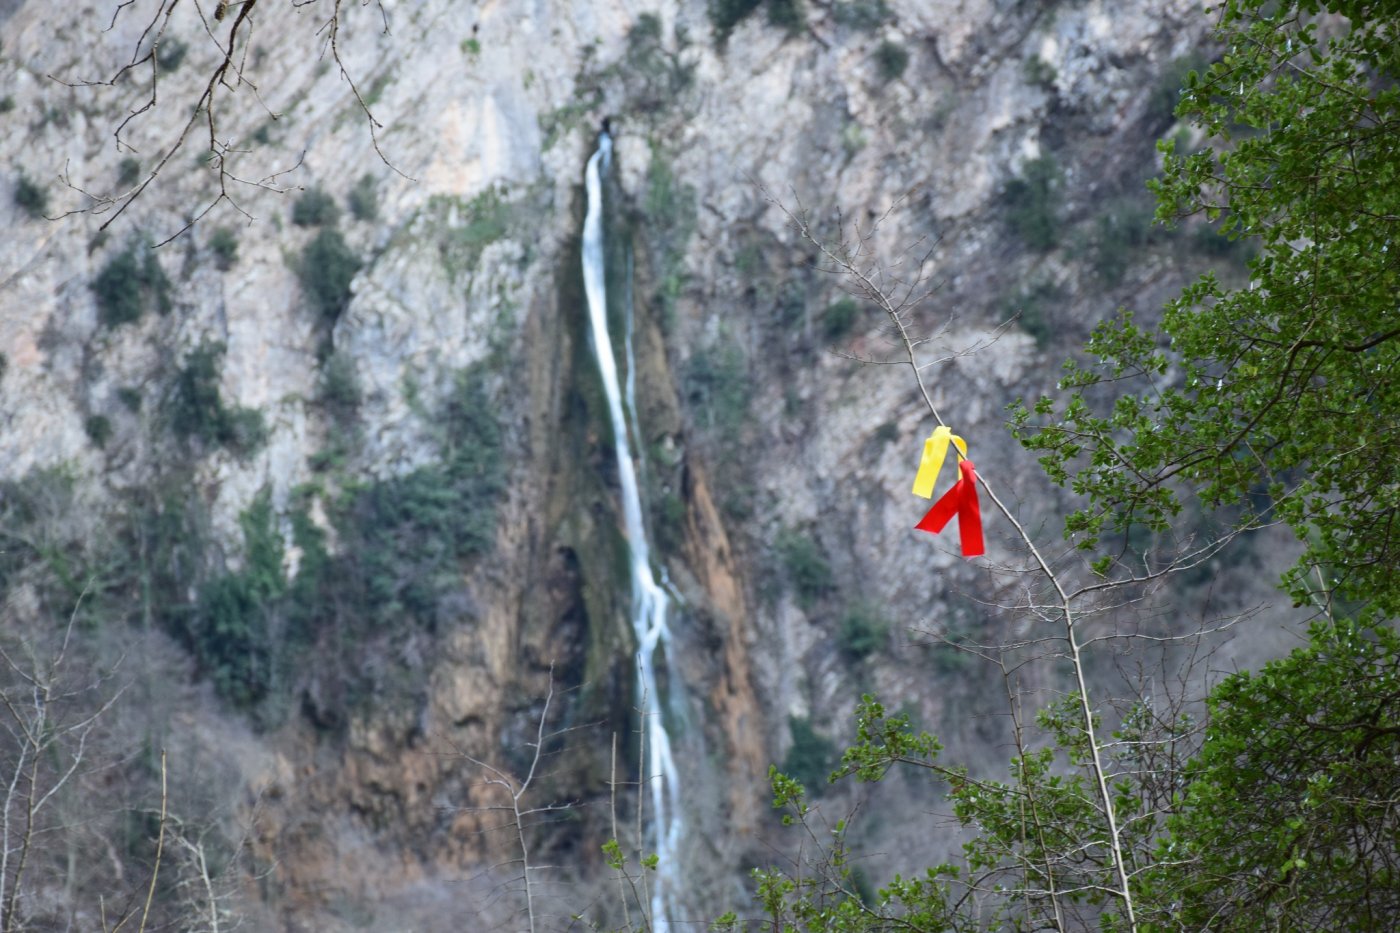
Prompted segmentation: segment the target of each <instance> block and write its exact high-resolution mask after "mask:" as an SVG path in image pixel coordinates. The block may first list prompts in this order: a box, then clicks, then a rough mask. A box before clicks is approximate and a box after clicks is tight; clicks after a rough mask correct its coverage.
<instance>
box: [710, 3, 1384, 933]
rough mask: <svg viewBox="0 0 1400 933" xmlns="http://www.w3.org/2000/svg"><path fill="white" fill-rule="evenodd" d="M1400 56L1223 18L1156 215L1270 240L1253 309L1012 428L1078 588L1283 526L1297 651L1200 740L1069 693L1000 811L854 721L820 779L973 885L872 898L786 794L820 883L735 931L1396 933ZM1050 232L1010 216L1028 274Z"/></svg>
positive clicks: (1324, 6)
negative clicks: (1295, 549)
mask: <svg viewBox="0 0 1400 933" xmlns="http://www.w3.org/2000/svg"><path fill="white" fill-rule="evenodd" d="M1342 17H1346V19H1343V18H1342ZM1397 34H1400V10H1398V9H1397V8H1396V7H1395V5H1394V4H1391V3H1375V2H1370V3H1368V2H1352V0H1330V2H1313V0H1295V2H1291V3H1290V2H1285V3H1273V2H1265V0H1230V2H1227V3H1226V4H1225V5H1224V6H1223V8H1222V9H1221V11H1220V21H1219V28H1218V35H1217V38H1218V39H1219V40H1220V42H1221V44H1222V46H1223V47H1224V48H1225V53H1224V55H1223V56H1222V58H1221V60H1220V61H1219V62H1217V63H1216V64H1214V65H1212V66H1211V67H1210V68H1209V69H1208V70H1207V71H1205V72H1204V73H1201V74H1197V73H1192V74H1190V75H1188V76H1187V77H1186V89H1185V92H1184V94H1183V97H1182V101H1181V104H1180V106H1179V107H1178V109H1177V114H1178V116H1180V117H1182V118H1184V119H1186V120H1188V121H1190V122H1193V123H1194V124H1196V125H1197V126H1198V127H1200V128H1202V129H1203V130H1204V131H1205V133H1206V136H1207V141H1208V144H1207V145H1206V146H1205V147H1204V148H1202V149H1201V150H1200V151H1198V152H1195V153H1192V154H1178V153H1177V152H1176V151H1175V149H1174V146H1173V144H1172V143H1171V142H1170V141H1168V142H1166V143H1164V144H1163V145H1162V149H1163V151H1164V153H1165V158H1166V163H1165V166H1166V167H1165V176H1164V178H1163V179H1162V180H1161V181H1159V182H1157V183H1156V184H1155V190H1156V193H1157V196H1158V203H1159V208H1158V216H1159V218H1160V219H1162V220H1172V219H1174V218H1177V217H1179V216H1181V215H1189V214H1194V213H1202V214H1204V215H1205V217H1206V219H1207V220H1208V221H1210V222H1215V221H1217V220H1220V219H1221V218H1223V224H1222V229H1223V231H1224V232H1225V233H1226V234H1227V235H1228V236H1230V237H1232V238H1242V237H1246V238H1252V239H1254V240H1257V241H1258V242H1259V244H1260V246H1261V252H1260V253H1259V254H1258V255H1257V256H1256V257H1255V258H1254V259H1252V260H1251V262H1250V273H1251V279H1252V282H1251V283H1250V285H1249V286H1248V287H1246V288H1242V289H1233V290H1232V289H1229V288H1226V287H1225V286H1224V285H1222V284H1221V282H1220V281H1219V280H1218V279H1216V278H1215V277H1214V276H1211V275H1207V276H1205V277H1203V278H1202V279H1201V280H1200V281H1199V282H1198V283H1196V284H1195V285H1193V286H1191V287H1189V288H1188V289H1186V290H1185V291H1184V292H1183V294H1182V295H1181V296H1180V297H1179V298H1177V299H1176V300H1174V301H1172V302H1171V303H1170V304H1169V305H1168V307H1167V309H1166V314H1165V316H1164V319H1163V323H1162V326H1161V330H1160V333H1158V332H1154V331H1152V330H1149V329H1146V328H1143V327H1141V326H1139V325H1138V324H1136V323H1135V322H1134V321H1133V319H1132V317H1131V315H1130V314H1128V313H1126V312H1125V313H1123V314H1122V315H1121V316H1120V317H1119V318H1118V319H1116V320H1113V321H1110V322H1108V323H1106V324H1105V325H1103V326H1102V327H1100V328H1099V329H1098V330H1097V331H1096V332H1095V334H1094V336H1093V338H1092V340H1091V341H1090V343H1089V346H1088V351H1089V357H1090V359H1089V360H1088V361H1087V362H1071V363H1069V364H1067V366H1066V376H1065V378H1064V380H1063V382H1062V388H1063V389H1064V390H1066V391H1067V392H1068V395H1067V397H1065V398H1063V399H1059V400H1056V399H1043V400H1041V401H1039V402H1038V403H1036V404H1035V405H1034V406H1031V407H1030V408H1024V407H1022V408H1020V409H1019V410H1018V411H1017V413H1016V415H1015V429H1016V431H1017V434H1018V436H1019V437H1020V439H1021V440H1022V441H1023V443H1025V444H1026V445H1027V446H1028V447H1029V448H1030V449H1032V450H1035V451H1037V452H1039V453H1040V454H1041V463H1042V465H1043V466H1044V468H1045V470H1046V472H1047V473H1048V475H1049V477H1050V478H1051V479H1052V480H1054V481H1056V482H1058V483H1059V484H1061V485H1065V486H1068V487H1070V488H1071V489H1072V490H1073V491H1074V492H1075V493H1076V494H1077V495H1079V496H1081V497H1083V502H1084V504H1083V506H1082V507H1081V508H1080V509H1079V510H1078V511H1076V512H1074V513H1072V514H1071V515H1069V516H1068V518H1067V520H1066V526H1065V534H1066V537H1067V538H1068V539H1070V540H1071V541H1072V542H1073V543H1074V544H1075V545H1076V546H1077V548H1078V549H1079V550H1080V551H1082V552H1084V553H1085V554H1086V555H1088V556H1090V557H1094V556H1096V555H1097V559H1094V560H1093V561H1092V571H1093V574H1094V576H1095V577H1096V578H1097V579H1098V580H1099V581H1100V583H1099V584H1091V586H1092V585H1098V586H1101V587H1121V588H1126V590H1125V591H1126V592H1133V590H1132V588H1133V587H1135V586H1137V585H1139V584H1140V583H1141V582H1143V580H1144V578H1145V577H1150V578H1153V579H1155V580H1158V581H1161V580H1166V579H1168V577H1169V575H1170V574H1171V573H1172V572H1175V571H1177V570H1181V569H1187V568H1191V567H1193V566H1196V565H1197V564H1196V563H1195V562H1196V561H1197V560H1198V559H1199V558H1200V557H1201V556H1202V555H1211V554H1214V553H1216V552H1217V551H1218V550H1219V549H1222V548H1225V547H1229V546H1232V545H1234V546H1239V545H1240V544H1241V538H1240V535H1241V534H1242V533H1244V532H1248V531H1249V530H1251V529H1255V528H1258V527H1261V526H1264V525H1268V524H1272V523H1278V522H1280V521H1281V522H1283V523H1285V524H1287V525H1288V526H1289V527H1291V528H1292V529H1293V531H1294V532H1295V533H1296V535H1297V536H1298V538H1299V540H1300V542H1301V543H1302V546H1303V556H1302V558H1301V559H1300V560H1299V562H1298V563H1297V565H1296V566H1295V567H1294V568H1293V569H1292V570H1291V571H1290V572H1289V573H1288V574H1287V575H1286V577H1285V579H1284V580H1283V581H1282V586H1283V588H1284V589H1285V591H1286V592H1287V593H1288V594H1289V595H1290V596H1291V597H1292V598H1293V600H1294V601H1295V602H1296V603H1297V604H1299V605H1307V606H1311V607H1313V608H1314V609H1315V611H1316V621H1315V622H1314V624H1313V627H1312V629H1311V631H1310V634H1309V639H1308V642H1307V644H1306V645H1305V646H1304V647H1302V648H1300V649H1298V650H1296V651H1294V652H1293V653H1292V654H1291V655H1290V656H1288V657H1286V658H1284V659H1281V660H1279V661H1275V662H1273V663H1271V664H1268V665H1266V666H1265V667H1264V668H1263V669H1262V670H1260V671H1258V672H1257V673H1247V672H1246V673H1238V674H1235V675H1233V676H1230V677H1227V678H1226V679H1225V680H1224V681H1222V682H1221V683H1220V684H1218V685H1217V686H1216V687H1215V688H1214V689H1213V690H1212V691H1211V692H1210V694H1209V696H1208V697H1207V698H1206V704H1205V713H1206V717H1205V719H1204V721H1203V722H1200V723H1198V722H1194V721H1193V720H1192V719H1191V718H1190V717H1188V716H1185V715H1182V714H1181V712H1180V709H1181V707H1173V708H1174V709H1175V710H1176V711H1175V712H1164V711H1163V710H1161V709H1159V708H1158V707H1157V705H1156V701H1154V700H1153V699H1152V698H1151V697H1145V698H1144V699H1143V700H1142V701H1140V702H1138V703H1136V704H1135V705H1131V706H1130V707H1128V708H1127V710H1126V711H1125V712H1121V713H1118V714H1116V719H1115V720H1114V722H1113V723H1110V726H1112V728H1113V731H1112V733H1111V735H1110V736H1109V737H1108V738H1107V740H1106V741H1099V740H1096V739H1095V738H1094V735H1095V734H1097V730H1098V728H1099V723H1098V719H1097V717H1098V716H1099V715H1101V713H1099V712H1089V710H1090V709H1101V708H1102V706H1103V701H1102V699H1098V700H1096V701H1095V702H1094V703H1089V702H1087V699H1088V698H1085V697H1083V696H1081V695H1080V694H1078V693H1071V694H1069V695H1068V696H1066V697H1064V698H1063V699H1062V700H1060V701H1059V702H1057V703H1055V704H1052V705H1051V706H1050V707H1049V708H1047V709H1046V710H1044V711H1043V712H1042V713H1041V714H1040V716H1039V717H1038V719H1037V723H1036V725H1037V727H1038V730H1037V731H1036V732H1035V733H1034V734H1033V735H1032V736H1031V738H1030V739H1029V740H1026V741H1023V740H1022V732H1021V729H1020V727H1019V726H1018V727H1017V730H1016V735H1017V748H1016V752H1017V754H1016V755H1015V757H1014V758H1013V759H1012V762H1011V767H1010V771H1009V775H1010V776H1009V778H1008V779H1006V780H1004V781H990V780H977V779H974V778H973V777H972V776H970V775H969V774H967V773H966V772H964V771H962V770H960V769H958V768H955V767H950V766H947V765H944V764H943V763H942V762H941V761H940V760H939V754H940V752H941V748H940V746H939V744H938V742H937V740H936V739H935V738H933V737H932V736H930V735H928V734H927V733H923V732H919V731H916V730H915V729H914V727H913V726H912V725H911V724H910V723H909V721H908V719H907V718H906V717H903V716H888V715H886V713H885V710H884V708H883V707H881V706H880V705H879V704H878V703H877V702H875V701H874V700H873V699H871V698H869V697H867V698H866V699H865V701H864V702H863V703H862V705H861V707H860V709H859V710H858V712H857V729H858V736H857V741H856V743H855V745H854V746H852V748H851V749H849V750H848V751H847V753H846V757H845V759H844V760H843V766H842V769H841V770H840V771H838V772H837V773H836V774H834V775H833V776H832V779H833V780H837V779H841V778H855V779H856V780H859V781H880V780H882V779H883V778H884V777H885V776H886V775H887V774H888V772H889V771H890V769H892V768H895V767H900V768H915V769H918V770H920V771H922V772H925V773H926V775H927V776H928V777H930V778H931V779H935V780H939V781H942V782H944V783H945V784H946V786H947V788H948V799H949V801H950V803H951V806H952V809H953V814H954V817H955V818H956V821H957V822H958V823H959V824H961V826H962V827H963V828H964V829H965V830H967V831H968V832H969V833H970V837H969V841H968V843H967V844H966V845H965V847H964V852H963V858H962V859H960V860H959V861H958V862H957V863H956V864H945V865H938V866H934V867H932V868H929V869H927V871H925V872H923V873H920V874H919V875H917V876H915V877H909V878H899V877H897V878H895V879H894V880H893V881H891V882H890V883H889V884H888V885H886V886H885V887H884V888H883V889H881V890H880V891H879V892H878V893H876V894H874V895H868V894H866V893H865V892H863V891H862V890H861V886H860V885H859V884H858V883H857V882H858V880H859V879H858V877H857V875H856V873H855V872H854V870H853V868H852V865H853V856H852V854H851V853H850V852H849V851H848V850H847V848H846V844H845V838H846V831H847V829H846V826H845V824H844V823H837V824H836V825H835V827H834V831H833V830H831V829H830V828H829V827H823V826H821V825H820V819H819V815H818V814H817V813H816V812H815V811H814V810H813V809H810V808H809V806H808V804H807V802H806V798H805V793H804V790H803V787H802V785H801V784H800V783H799V782H797V781H795V780H793V779H792V778H789V777H786V776H784V775H781V774H776V773H775V774H774V776H773V784H774V791H775V803H776V804H777V805H779V806H781V807H785V808H787V810H788V814H789V819H790V820H791V821H792V822H795V823H798V824H800V825H801V826H802V827H803V829H804V831H805V832H807V833H808V838H809V840H810V841H811V842H812V843H813V845H814V846H815V848H816V849H817V851H819V852H820V855H819V856H818V857H817V858H815V859H814V860H812V861H811V862H810V863H805V864H804V865H803V866H802V868H801V869H800V870H799V871H796V872H787V871H776V870H775V871H764V872H759V873H758V874H757V876H756V877H757V883H758V891H757V895H758V901H759V905H760V907H761V908H762V912H763V914H764V915H765V916H764V917H763V918H762V919H754V920H752V921H751V922H750V921H745V920H741V919H739V918H738V917H736V916H734V915H732V914H731V915H729V916H727V917H725V918H721V921H720V924H719V925H720V927H721V928H724V929H759V928H762V929H781V930H784V931H789V930H790V931H799V930H822V931H844V933H854V931H874V930H890V929H905V930H920V931H955V930H956V931H962V930H990V929H1017V930H1040V929H1055V930H1070V929H1094V928H1097V929H1101V930H1115V931H1116V930H1128V929H1132V930H1163V931H1166V930H1172V931H1175V930H1203V929H1210V930H1231V931H1264V930H1350V931H1364V930H1375V929H1382V928H1385V927H1386V925H1387V924H1389V923H1392V922H1393V918H1394V917H1395V916H1396V915H1397V913H1400V817H1397V812H1396V811H1397V808H1396V804H1397V791H1396V788H1397V787H1400V637H1397V635H1396V633H1395V631H1394V629H1393V621H1392V620H1393V619H1394V617H1395V615H1396V614H1397V613H1400V572H1397V571H1400V527H1397V526H1396V523H1395V516H1396V514H1400V474H1397V470H1400V457H1397V455H1396V451H1397V450H1400V379H1397V376H1400V326H1397V324H1396V320H1395V318H1396V297H1395V296H1396V295H1397V294H1400V260H1397V257H1396V251H1395V250H1394V249H1393V246H1394V245H1395V243H1396V242H1397V237H1396V234H1397V233H1400V146H1397V145H1396V144H1395V140H1396V130H1395V127H1397V126H1400V41H1396V40H1397ZM1046 190H1050V189H1049V187H1047V189H1046ZM1045 216H1049V214H1046V215H1045ZM1030 221H1035V223H1032V222H1030ZM1042 221H1043V218H1041V217H1029V215H1017V217H1015V218H1013V223H1015V224H1016V225H1017V229H1018V230H1019V231H1020V232H1021V233H1022V235H1023V236H1024V237H1025V238H1026V239H1027V241H1028V242H1029V243H1030V244H1031V245H1033V246H1038V247H1039V248H1043V245H1044V243H1045V242H1048V240H1047V239H1046V238H1045V237H1044V236H1042V235H1041V234H1042V233H1043V232H1044V231H1047V230H1049V228H1048V227H1046V226H1045V225H1044V224H1043V222H1042ZM912 362H913V360H912V356H911V363H912ZM1196 513H1199V514H1207V515H1210V514H1214V515H1215V516H1216V519H1215V524H1214V525H1213V526H1211V525H1207V526H1206V527H1205V528H1204V529H1202V530H1201V533H1200V535H1199V536H1198V537H1197V539H1195V540H1193V541H1186V542H1185V543H1184V544H1183V543H1181V542H1182V541H1183V540H1184V539H1185V536H1184V535H1183V536H1174V535H1173V534H1172V532H1173V527H1174V526H1176V525H1179V524H1180V523H1181V522H1182V516H1183V515H1185V514H1196ZM1129 534H1132V535H1134V536H1136V537H1137V539H1139V540H1150V541H1152V542H1153V543H1154V547H1152V548H1147V549H1139V556H1138V557H1137V558H1135V559H1134V560H1132V561H1127V560H1124V559H1123V554H1122V552H1121V551H1120V552H1117V553H1115V552H1114V551H1113V550H1111V549H1110V548H1109V547H1108V543H1109V541H1110V540H1111V539H1113V538H1115V537H1117V538H1118V539H1119V540H1120V541H1121V540H1123V539H1124V538H1126V536H1128V535H1129ZM1142 555H1152V556H1142ZM1046 573H1047V574H1048V575H1050V574H1052V573H1053V572H1052V571H1050V570H1048V569H1047V571H1046ZM1056 586H1057V587H1058V586H1059V584H1058V583H1056ZM1061 592H1062V593H1063V592H1064V591H1063V590H1061ZM1071 602H1072V600H1071V599H1069V598H1068V597H1066V598H1065V600H1064V603H1063V605H1064V607H1065V608H1064V613H1065V615H1064V617H1063V618H1064V619H1065V620H1068V619H1069V615H1068V612H1069V607H1070V605H1071ZM1048 621H1053V617H1052V618H1051V619H1049V620H1048ZM1066 627H1067V628H1069V629H1070V631H1069V632H1068V634H1066V635H1065V639H1066V644H1067V645H1068V646H1069V648H1070V651H1069V654H1071V655H1074V658H1073V663H1074V664H1075V666H1076V670H1077V669H1078V665H1079V664H1080V663H1081V662H1080V661H1079V659H1078V657H1077V648H1076V647H1075V645H1076V643H1075V638H1074V635H1073V631H1072V625H1071V624H1070V623H1068V621H1066ZM1081 684H1082V681H1081ZM1081 702H1082V704H1083V705H1082V706H1081ZM1081 710H1082V711H1084V715H1080V713H1081ZM1104 715H1106V714H1104ZM1086 717H1087V724H1086ZM1100 773H1102V776H1103V777H1104V779H1105V780H1106V783H1107V786H1108V788H1109V792H1108V793H1107V794H1103V793H1098V792H1096V791H1095V790H1094V788H1093V782H1094V781H1096V780H1097V779H1098V778H1099V775H1100ZM1111 846H1117V847H1118V848H1120V849H1121V851H1122V857H1121V858H1122V862H1123V865H1122V868H1123V869H1124V870H1122V871H1120V870H1119V868H1118V867H1117V866H1116V865H1115V863H1116V862H1117V860H1118V856H1117V855H1116V854H1115V853H1114V852H1112V851H1111Z"/></svg>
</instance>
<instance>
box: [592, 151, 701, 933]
mask: <svg viewBox="0 0 1400 933" xmlns="http://www.w3.org/2000/svg"><path fill="white" fill-rule="evenodd" d="M611 156H612V137H610V136H609V135H608V134H607V133H601V134H600V135H599V136H598V151H597V152H595V153H593V156H592V158H590V159H589V160H588V169H587V171H586V173H585V184H586V187H587V189H588V212H587V214H585V216H584V220H583V290H584V294H585V296H586V297H587V299H588V321H589V325H590V327H591V328H592V332H593V352H594V355H595V356H596V358H597V360H598V370H599V372H600V373H601V375H602V377H603V391H604V393H605V394H606V395H607V398H608V417H609V418H610V419H611V420H612V431H613V439H614V444H615V447H616V452H617V471H618V474H619V479H620V481H621V482H620V485H621V487H622V515H623V520H624V522H625V523H626V526H627V544H628V547H629V548H630V550H631V552H632V553H631V568H632V629H633V631H635V632H636V633H637V643H638V651H637V671H638V689H639V691H640V693H641V696H642V704H643V707H642V714H643V725H642V728H643V733H644V735H645V739H646V773H645V774H644V775H643V780H644V783H645V786H646V791H647V793H646V797H649V799H650V804H651V814H650V817H651V819H650V821H649V824H648V825H649V828H650V836H651V838H650V839H649V840H648V843H649V847H650V848H651V850H652V851H653V852H654V853H655V854H656V855H657V856H658V860H659V861H658V867H657V870H656V873H655V874H654V875H652V876H651V878H652V889H651V915H652V929H653V930H654V931H656V933H666V931H668V930H669V929H670V924H669V922H668V921H669V918H668V917H667V912H668V908H669V906H670V903H671V900H670V898H671V887H672V879H673V878H674V877H675V869H676V864H675V854H676V844H677V842H678V841H679V840H680V835H681V810H680V784H679V778H678V776H677V774H676V764H675V759H674V758H673V757H672V755H671V737H670V735H668V734H667V732H666V726H665V724H664V723H663V721H662V717H661V692H660V690H659V689H658V687H657V683H656V666H655V664H654V656H655V653H656V648H657V646H658V645H660V644H662V643H664V642H667V641H669V638H670V636H669V634H668V633H667V630H666V613H667V610H668V609H669V608H670V605H671V598H670V596H669V594H668V593H667V592H666V589H665V587H664V586H662V584H661V582H659V581H658V580H657V579H656V575H655V574H654V573H653V572H652V569H651V547H650V545H649V544H648V542H647V534H646V527H645V525H644V524H643V522H642V499H641V490H640V489H639V488H638V485H637V468H636V465H635V464H634V463H633V462H632V449H631V445H630V444H629V442H628V431H627V428H628V424H627V419H626V417H625V415H624V413H623V407H622V390H621V387H620V385H619V383H618V376H617V358H616V356H615V355H614V353H613V348H612V339H611V337H610V336H609V334H608V310H607V308H608V302H607V287H606V285H605V283H604V267H603V184H602V173H603V170H604V169H605V168H607V165H608V161H609V159H610V158H611ZM627 381H628V393H627V395H628V402H629V404H634V405H635V402H634V396H633V392H634V389H633V385H634V382H633V379H632V373H631V372H630V368H629V372H628V376H627ZM644 799H646V798H645V797H644Z"/></svg>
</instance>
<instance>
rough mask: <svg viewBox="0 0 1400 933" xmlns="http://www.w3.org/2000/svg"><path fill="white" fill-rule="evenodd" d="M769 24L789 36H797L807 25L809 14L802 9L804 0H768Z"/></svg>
mask: <svg viewBox="0 0 1400 933" xmlns="http://www.w3.org/2000/svg"><path fill="white" fill-rule="evenodd" d="M766 3H767V5H768V22H769V23H771V24H772V25H774V26H777V27H778V28H779V29H782V30H785V31H786V32H787V34H788V35H790V36H795V35H797V34H798V33H799V32H801V31H802V27H804V26H806V25H807V13H806V11H805V10H804V9H803V8H802V0H766Z"/></svg>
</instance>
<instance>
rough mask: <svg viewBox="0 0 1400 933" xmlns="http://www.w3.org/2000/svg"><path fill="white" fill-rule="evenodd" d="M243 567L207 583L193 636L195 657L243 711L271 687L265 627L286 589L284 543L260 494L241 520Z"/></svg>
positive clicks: (268, 502) (218, 688)
mask: <svg viewBox="0 0 1400 933" xmlns="http://www.w3.org/2000/svg"><path fill="white" fill-rule="evenodd" d="M239 524H240V525H241V526H242V528H243V549H244V554H243V567H242V569H241V570H239V571H238V572H237V573H230V574H225V575H223V576H219V577H215V578H213V579H212V580H209V581H208V582H206V583H205V584H204V585H203V586H202V587H201V588H200V593H199V602H198V607H197V610H196V615H195V623H194V626H193V630H192V631H191V633H190V634H191V641H192V643H193V644H192V647H193V649H194V653H195V657H196V658H197V659H198V660H199V662H200V665H201V666H202V667H203V668H204V671H205V673H206V674H207V675H208V676H209V678H210V679H211V680H212V681H213V683H214V689H215V690H216V691H217V692H218V693H219V695H220V696H222V697H223V698H224V699H225V700H227V701H228V702H230V703H232V704H233V705H235V706H238V707H242V708H244V709H248V708H251V707H252V706H254V705H256V704H257V703H259V702H260V701H262V700H263V699H264V698H265V697H266V696H267V695H268V693H269V691H270V690H271V689H272V685H273V653H274V650H275V647H276V646H275V645H274V642H273V638H272V632H271V629H270V626H269V624H268V616H269V614H270V613H271V612H272V611H273V608H274V606H273V603H274V601H275V600H276V599H277V598H278V597H280V596H281V595H282V593H283V592H284V591H285V589H286V580H285V579H284V577H283V573H282V557H283V553H282V552H283V548H282V537H281V535H280V534H278V531H277V528H276V525H275V523H274V521H273V513H272V501H271V496H270V495H269V493H268V492H267V491H266V490H264V491H263V492H261V493H259V494H258V496H257V497H256V498H255V499H254V500H253V503H252V505H250V506H249V507H248V509H247V510H246V511H244V513H243V514H242V515H241V516H240V517H239Z"/></svg>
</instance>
